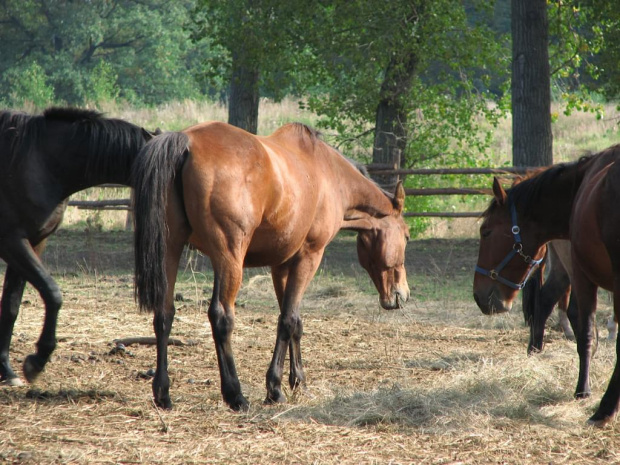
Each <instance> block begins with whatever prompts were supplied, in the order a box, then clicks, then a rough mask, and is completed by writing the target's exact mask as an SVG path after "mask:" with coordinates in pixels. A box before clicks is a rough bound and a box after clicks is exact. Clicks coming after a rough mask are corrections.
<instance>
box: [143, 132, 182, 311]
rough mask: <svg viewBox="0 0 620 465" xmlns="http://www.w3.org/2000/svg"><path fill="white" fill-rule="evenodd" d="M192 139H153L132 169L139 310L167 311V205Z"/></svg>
mask: <svg viewBox="0 0 620 465" xmlns="http://www.w3.org/2000/svg"><path fill="white" fill-rule="evenodd" d="M189 142H190V141H189V137H188V136H187V135H186V134H185V133H182V132H168V133H164V134H162V135H159V136H156V137H154V138H153V139H151V140H150V141H149V142H148V143H147V144H146V145H145V146H144V147H143V148H142V150H141V151H140V153H139V154H138V157H137V159H136V160H135V162H134V165H133V168H132V186H133V187H134V201H133V211H134V215H133V216H134V228H135V234H134V258H135V265H134V266H135V278H134V279H135V281H134V297H135V299H136V300H137V302H138V306H139V308H140V310H144V311H155V312H158V313H159V312H163V311H164V299H165V296H166V289H167V285H168V280H167V277H166V264H165V256H166V236H167V234H168V227H167V223H166V204H167V200H168V192H169V189H170V186H171V184H172V183H173V182H174V179H175V177H176V175H177V174H178V173H179V172H180V169H181V167H182V166H183V163H184V162H185V160H186V158H187V154H188V153H189Z"/></svg>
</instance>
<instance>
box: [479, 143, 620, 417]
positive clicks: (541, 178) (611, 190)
mask: <svg viewBox="0 0 620 465" xmlns="http://www.w3.org/2000/svg"><path fill="white" fill-rule="evenodd" d="M618 160H620V145H616V146H613V147H610V148H609V149H607V150H605V151H603V152H601V153H599V154H596V155H593V156H589V157H584V158H582V159H580V160H579V161H577V162H574V163H569V164H560V165H556V166H553V167H551V168H549V169H546V170H544V171H542V172H540V173H538V174H536V175H535V176H533V177H531V178H529V179H526V180H525V181H523V182H521V183H520V184H518V185H516V186H514V187H513V188H511V189H510V190H508V191H504V189H503V188H502V186H501V185H500V184H499V182H498V181H497V179H496V180H495V181H494V183H493V192H494V195H495V198H494V200H493V201H492V202H491V204H490V206H489V208H488V209H487V210H486V212H485V215H484V221H483V223H482V225H481V227H480V250H479V255H478V265H477V267H476V274H475V277H474V298H475V300H476V302H477V304H478V306H479V307H480V309H481V310H482V311H483V312H484V313H486V314H492V313H498V312H505V311H508V310H509V309H510V307H511V305H512V301H513V299H514V298H515V296H516V294H517V292H518V288H513V287H511V286H510V285H509V284H506V283H521V282H522V280H523V279H524V278H525V277H526V276H527V274H528V273H529V272H530V269H531V265H532V262H533V261H536V260H538V259H540V258H542V254H543V251H544V246H545V244H546V243H547V242H548V241H550V240H552V239H569V240H570V241H571V250H572V261H573V279H572V283H571V284H572V286H573V292H574V293H575V298H576V299H577V306H578V314H579V316H578V331H577V352H578V354H579V378H578V380H577V389H576V392H575V395H576V397H578V398H582V397H586V396H589V395H590V384H589V368H590V358H591V355H592V349H593V339H594V336H595V334H594V327H593V323H594V312H595V310H596V297H597V289H598V288H599V287H602V288H604V289H607V290H610V291H612V292H613V295H614V314H615V316H616V319H617V317H618V315H619V314H620V241H618V237H619V236H620V210H619V209H618V208H617V206H618V203H619V202H620V164H616V161H618ZM511 250H517V251H518V253H517V255H514V258H512V259H511V260H510V261H509V263H505V264H504V266H503V267H502V270H501V272H498V270H497V269H496V268H495V266H496V265H497V264H498V263H503V261H502V258H503V257H504V256H506V255H507V254H508V253H509V251H511ZM500 278H501V281H500V280H499V279H500ZM619 355H620V342H616V367H615V369H614V372H613V374H612V376H611V380H610V382H609V386H608V387H607V390H606V392H605V394H604V395H603V398H602V400H601V403H600V404H599V407H598V409H597V411H596V412H595V413H594V415H593V416H592V417H591V418H590V420H589V422H590V423H592V424H594V425H597V426H603V425H605V424H606V423H608V422H609V421H610V420H611V419H612V418H613V416H614V415H615V414H616V412H617V410H618V402H619V399H620V357H619Z"/></svg>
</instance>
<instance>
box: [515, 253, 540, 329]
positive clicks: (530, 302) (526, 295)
mask: <svg viewBox="0 0 620 465" xmlns="http://www.w3.org/2000/svg"><path fill="white" fill-rule="evenodd" d="M544 266H545V265H544V263H543V264H542V265H541V266H540V267H539V268H538V269H537V270H536V271H534V273H532V275H531V276H530V279H528V281H527V282H526V283H525V285H524V286H523V289H522V291H521V305H522V306H523V318H524V319H525V324H526V325H527V326H532V322H533V321H534V315H535V313H536V312H537V311H538V307H539V306H540V298H541V292H542V286H543V273H544Z"/></svg>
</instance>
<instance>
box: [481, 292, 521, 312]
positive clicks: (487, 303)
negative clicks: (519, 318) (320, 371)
mask: <svg viewBox="0 0 620 465" xmlns="http://www.w3.org/2000/svg"><path fill="white" fill-rule="evenodd" d="M474 300H475V301H476V303H477V304H478V307H479V308H480V310H481V311H482V313H484V314H485V315H495V314H498V313H506V312H508V311H510V309H511V308H512V301H506V300H504V299H502V297H501V296H500V295H499V292H497V290H496V289H493V290H491V291H490V292H486V293H481V292H474Z"/></svg>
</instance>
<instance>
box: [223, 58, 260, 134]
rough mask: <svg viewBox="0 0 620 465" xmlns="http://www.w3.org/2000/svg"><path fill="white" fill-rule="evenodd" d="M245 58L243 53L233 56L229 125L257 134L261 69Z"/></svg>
mask: <svg viewBox="0 0 620 465" xmlns="http://www.w3.org/2000/svg"><path fill="white" fill-rule="evenodd" d="M244 56H245V54H243V53H235V54H234V55H233V63H232V80H231V83H230V97H229V99H228V123H229V124H232V125H233V126H237V127H239V128H241V129H245V130H246V131H248V132H250V133H252V134H256V132H257V130H258V102H259V90H258V77H259V69H258V65H257V64H256V63H255V62H254V60H246V59H244Z"/></svg>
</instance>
